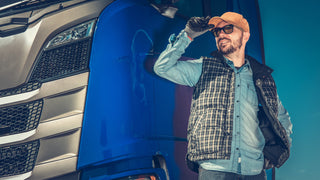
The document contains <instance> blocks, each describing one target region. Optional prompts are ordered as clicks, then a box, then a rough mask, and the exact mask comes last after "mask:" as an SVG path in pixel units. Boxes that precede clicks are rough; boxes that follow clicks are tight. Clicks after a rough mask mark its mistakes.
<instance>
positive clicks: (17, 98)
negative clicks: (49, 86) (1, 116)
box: [0, 89, 40, 106]
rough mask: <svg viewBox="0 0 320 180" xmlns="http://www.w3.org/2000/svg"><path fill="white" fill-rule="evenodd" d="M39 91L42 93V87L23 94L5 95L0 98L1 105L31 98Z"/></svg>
mask: <svg viewBox="0 0 320 180" xmlns="http://www.w3.org/2000/svg"><path fill="white" fill-rule="evenodd" d="M39 93H40V89H36V90H33V91H30V92H26V93H22V94H15V95H12V96H5V97H2V98H0V106H1V105H5V104H10V103H14V102H19V101H24V100H27V99H30V98H32V97H34V96H36V95H37V94H39Z"/></svg>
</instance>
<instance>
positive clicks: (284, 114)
mask: <svg viewBox="0 0 320 180" xmlns="http://www.w3.org/2000/svg"><path fill="white" fill-rule="evenodd" d="M278 119H279V121H280V123H281V124H282V126H283V127H284V128H285V130H286V132H287V135H288V138H289V142H290V146H291V145H292V138H291V134H292V123H291V120H290V116H289V113H288V111H287V110H286V109H285V108H284V107H283V105H282V102H281V101H280V99H279V97H278Z"/></svg>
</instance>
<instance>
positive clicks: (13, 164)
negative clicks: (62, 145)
mask: <svg viewBox="0 0 320 180" xmlns="http://www.w3.org/2000/svg"><path fill="white" fill-rule="evenodd" d="M39 146H40V142H39V140H36V141H31V142H27V143H24V144H19V145H12V146H5V147H0V177H6V176H14V175H19V174H23V173H27V172H30V171H32V170H33V168H34V166H35V163H36V159H37V155H38V151H39Z"/></svg>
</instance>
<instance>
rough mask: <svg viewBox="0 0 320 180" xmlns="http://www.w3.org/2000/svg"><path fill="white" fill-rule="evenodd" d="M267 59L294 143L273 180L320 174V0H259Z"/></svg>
mask: <svg viewBox="0 0 320 180" xmlns="http://www.w3.org/2000/svg"><path fill="white" fill-rule="evenodd" d="M259 5H260V11H261V18H262V27H263V36H264V44H265V55H266V64H267V65H269V66H270V67H272V68H273V69H274V74H273V76H274V78H275V81H276V83H277V86H278V93H279V96H280V99H281V100H282V102H283V104H284V106H285V107H286V109H287V110H288V111H289V114H290V116H291V121H292V123H293V131H294V134H293V136H292V137H293V146H292V150H291V157H290V159H289V160H288V161H287V163H286V164H285V165H284V166H283V167H281V168H280V169H278V170H277V174H276V176H277V180H282V179H283V180H286V179H290V180H298V179H299V180H300V179H303V178H304V179H308V180H312V179H318V174H319V162H320V155H319V152H320V131H319V128H320V109H319V107H320V105H319V103H320V95H319V94H318V93H319V88H320V70H319V66H320V58H319V50H318V48H319V41H320V36H319V28H320V25H319V19H320V13H319V12H318V11H319V10H318V9H319V5H320V1H314V0H313V1H311V2H310V1H299V0H291V1H289V0H284V1H279V0H267V1H266V0H259Z"/></svg>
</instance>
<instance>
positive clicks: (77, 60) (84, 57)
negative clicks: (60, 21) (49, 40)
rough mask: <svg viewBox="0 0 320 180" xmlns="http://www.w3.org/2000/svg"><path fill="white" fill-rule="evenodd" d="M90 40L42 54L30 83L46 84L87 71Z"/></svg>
mask: <svg viewBox="0 0 320 180" xmlns="http://www.w3.org/2000/svg"><path fill="white" fill-rule="evenodd" d="M90 43H91V38H86V39H84V40H81V41H77V42H74V43H72V44H68V45H64V46H60V47H56V48H53V49H49V50H45V51H43V52H42V54H41V56H40V59H39V60H38V62H37V64H36V66H35V69H34V70H33V72H32V75H31V77H30V79H29V81H30V82H33V81H41V82H46V81H49V80H52V79H57V78H62V77H66V76H70V75H73V74H75V73H79V72H82V71H87V70H89V54H90V53H89V51H90V46H91V45H90Z"/></svg>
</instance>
